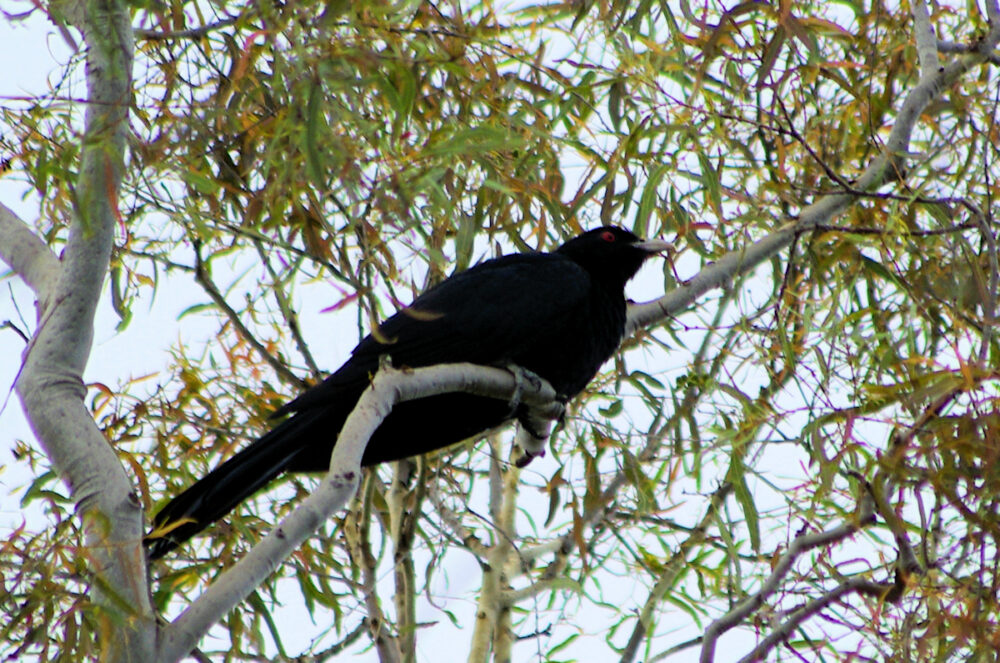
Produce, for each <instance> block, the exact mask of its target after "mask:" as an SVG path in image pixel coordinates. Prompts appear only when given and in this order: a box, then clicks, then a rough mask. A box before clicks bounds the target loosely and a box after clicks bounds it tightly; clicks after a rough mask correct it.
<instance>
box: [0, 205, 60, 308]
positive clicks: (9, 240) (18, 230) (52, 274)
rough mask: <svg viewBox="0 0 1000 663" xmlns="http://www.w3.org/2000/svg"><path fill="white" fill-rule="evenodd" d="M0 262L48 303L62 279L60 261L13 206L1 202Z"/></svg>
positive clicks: (40, 298)
mask: <svg viewBox="0 0 1000 663" xmlns="http://www.w3.org/2000/svg"><path fill="white" fill-rule="evenodd" d="M0 260H3V261H4V262H5V263H7V264H8V265H9V266H10V268H11V269H12V270H13V271H14V273H15V274H17V275H18V276H20V277H21V278H22V279H24V282H25V283H27V284H28V287H30V288H31V289H32V290H33V291H34V292H35V295H36V296H37V297H38V299H39V300H40V301H43V302H44V301H46V300H47V299H48V295H49V293H50V291H51V290H52V288H53V286H54V285H55V281H56V279H57V278H58V276H59V259H58V258H56V256H55V254H54V253H52V251H50V250H49V247H47V246H45V243H44V242H43V241H42V240H41V239H39V238H38V235H36V234H35V233H33V232H32V231H31V228H30V227H29V226H28V224H26V223H25V222H24V221H22V220H21V219H20V217H18V216H17V214H15V213H14V212H13V211H12V210H11V209H10V208H9V207H7V206H6V205H4V204H3V203H0Z"/></svg>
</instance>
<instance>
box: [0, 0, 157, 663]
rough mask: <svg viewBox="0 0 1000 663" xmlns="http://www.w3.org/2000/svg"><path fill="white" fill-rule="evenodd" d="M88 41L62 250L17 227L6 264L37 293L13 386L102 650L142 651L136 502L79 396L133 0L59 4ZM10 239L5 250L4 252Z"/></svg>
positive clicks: (146, 608)
mask: <svg viewBox="0 0 1000 663" xmlns="http://www.w3.org/2000/svg"><path fill="white" fill-rule="evenodd" d="M61 9H62V10H64V12H65V15H66V16H67V17H72V20H74V21H75V22H77V23H78V26H79V28H80V29H81V30H82V32H83V38H84V41H85V43H86V46H87V52H86V58H87V67H86V73H87V77H86V85H87V103H86V113H85V116H84V133H85V135H84V137H83V139H82V141H81V145H82V151H81V157H80V166H79V176H78V178H77V181H76V183H75V186H74V189H73V193H74V198H73V202H74V215H73V218H72V219H71V221H70V229H69V237H68V240H67V243H66V247H65V250H64V251H63V254H62V259H61V261H57V260H56V259H55V257H54V256H52V255H51V254H50V253H48V252H47V250H43V249H42V247H41V246H39V243H38V242H37V241H34V240H30V239H28V233H27V232H26V230H24V229H19V230H15V222H14V220H13V219H12V218H11V217H10V216H8V214H7V211H6V210H4V212H3V213H2V214H0V217H2V218H3V220H2V221H0V224H2V225H3V227H4V229H5V231H6V234H7V235H8V237H13V238H14V240H15V243H16V244H17V245H19V246H21V247H24V248H26V249H27V251H28V254H27V257H23V258H22V257H21V256H18V257H16V258H14V260H13V261H12V266H13V267H14V268H15V269H17V270H18V271H19V273H20V274H21V275H22V276H23V277H24V278H25V280H26V281H28V282H29V284H30V285H31V286H32V287H33V288H34V289H35V291H36V294H37V295H38V296H39V297H40V299H41V302H40V307H39V311H38V313H39V316H38V318H39V325H38V328H37V330H36V332H35V334H34V336H33V338H32V339H31V342H30V344H29V345H28V348H27V350H26V351H25V358H24V365H23V367H22V371H21V374H20V377H19V378H18V380H17V384H16V389H17V393H18V395H19V396H20V398H21V402H22V404H23V406H24V410H25V414H26V415H27V418H28V422H29V424H30V426H31V429H32V431H33V432H34V434H35V436H36V437H37V439H38V441H39V443H40V444H41V446H42V447H43V448H44V450H45V453H46V454H47V456H48V457H49V459H50V460H51V462H52V465H53V467H54V468H55V469H56V471H57V472H58V474H59V476H60V477H61V478H62V479H63V481H65V482H66V484H67V485H68V486H69V489H70V492H71V494H72V496H73V499H74V500H75V501H76V503H77V509H78V511H79V513H80V515H81V516H82V519H83V528H84V531H85V533H86V543H87V550H86V552H85V554H87V555H89V556H90V557H89V559H90V560H93V571H94V575H95V576H96V579H95V580H94V582H93V589H92V591H93V593H94V600H95V602H96V603H97V604H99V605H101V606H102V607H103V608H104V609H105V610H107V611H108V614H110V615H113V616H114V617H113V618H112V619H109V621H108V628H107V629H102V631H101V635H102V638H101V640H102V641H101V647H102V652H101V656H100V657H101V658H102V660H108V661H124V660H149V658H150V657H151V654H152V652H153V647H154V640H155V623H154V620H153V617H152V606H151V604H150V600H149V595H148V588H147V583H146V565H145V557H144V555H143V550H142V544H141V541H142V526H143V522H142V508H141V504H140V502H139V498H138V497H137V496H136V494H135V492H134V490H133V486H132V482H131V480H130V479H129V476H128V475H127V474H126V472H125V470H124V467H123V466H122V463H121V462H120V461H119V460H118V458H117V456H116V454H115V452H114V450H113V449H112V448H111V446H110V445H109V444H108V441H107V440H106V439H105V437H104V435H103V434H102V433H101V431H100V430H98V428H97V426H96V425H95V423H94V419H93V416H92V414H91V412H90V411H89V410H88V408H87V407H86V405H85V403H84V397H85V396H86V389H85V387H84V384H83V378H82V376H83V371H84V368H85V367H86V364H87V360H88V359H89V357H90V350H91V344H92V340H93V333H94V313H95V310H96V308H97V302H98V300H99V298H100V296H101V291H102V288H103V287H104V281H105V278H106V277H107V273H108V266H109V262H110V257H111V248H112V244H113V241H114V232H115V226H116V224H117V223H119V222H120V221H121V218H120V216H119V214H118V209H117V206H118V191H119V188H120V184H121V179H122V172H123V169H124V154H125V143H126V135H127V132H128V110H129V107H130V105H131V103H132V97H131V95H132V57H133V40H132V27H131V23H130V9H129V5H128V3H126V2H123V1H121V0H90V1H88V2H82V1H81V2H72V3H63V5H62V6H61ZM10 250H12V248H11V247H10V246H7V247H5V249H4V251H10Z"/></svg>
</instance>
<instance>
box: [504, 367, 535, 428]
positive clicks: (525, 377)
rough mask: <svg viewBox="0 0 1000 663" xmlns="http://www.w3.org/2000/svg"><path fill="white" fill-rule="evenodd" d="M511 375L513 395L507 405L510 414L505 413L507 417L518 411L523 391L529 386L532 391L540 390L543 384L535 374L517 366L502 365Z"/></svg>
mask: <svg viewBox="0 0 1000 663" xmlns="http://www.w3.org/2000/svg"><path fill="white" fill-rule="evenodd" d="M504 368H506V369H507V370H508V371H510V373H511V375H513V376H514V393H512V394H511V395H510V400H509V401H507V404H508V405H509V406H510V412H508V413H507V416H508V417H513V416H514V415H515V414H517V411H518V409H519V408H520V407H521V399H522V398H523V397H524V390H525V389H526V388H527V387H528V386H529V385H530V386H531V388H532V389H535V390H538V389H541V388H542V385H543V384H545V380H543V379H542V378H541V377H540V376H539V375H538V374H537V373H533V372H532V371H529V370H528V369H526V368H524V367H522V366H518V365H517V364H511V363H508V364H506V365H504Z"/></svg>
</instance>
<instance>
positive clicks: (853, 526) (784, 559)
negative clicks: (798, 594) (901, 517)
mask: <svg viewBox="0 0 1000 663" xmlns="http://www.w3.org/2000/svg"><path fill="white" fill-rule="evenodd" d="M873 515H874V504H873V502H872V500H871V499H870V498H869V496H868V495H867V494H866V495H865V496H863V497H862V499H861V504H860V508H859V510H858V513H857V514H856V515H855V516H854V518H853V519H851V520H850V521H849V522H846V523H844V524H842V525H841V526H839V527H835V528H833V529H831V530H827V531H825V532H808V533H806V534H801V535H799V536H797V537H795V539H793V540H792V542H791V543H790V544H789V545H788V550H786V551H785V554H783V555H782V556H781V558H780V559H779V560H778V563H777V564H775V566H774V570H773V571H772V572H771V575H770V576H769V577H768V578H767V580H765V581H764V584H763V585H762V586H761V588H760V590H759V591H758V592H757V593H756V594H754V595H753V596H750V597H749V598H747V599H746V600H744V601H743V602H742V603H740V604H739V605H737V606H736V607H735V608H733V609H732V610H730V611H729V612H727V613H726V614H725V615H723V616H722V617H720V618H719V619H717V620H715V621H714V622H712V623H711V624H710V625H709V627H708V628H707V629H705V635H704V640H703V641H702V648H701V657H700V659H699V660H700V661H701V663H712V661H713V660H715V642H716V640H718V639H719V636H720V635H722V634H723V633H725V632H726V631H728V630H729V629H731V628H733V627H735V626H737V625H739V624H740V623H741V622H742V621H743V620H744V619H746V618H747V617H748V616H749V615H750V614H751V613H752V612H753V611H755V610H757V608H759V607H760V606H762V605H763V604H764V602H765V601H767V599H768V598H770V597H771V596H772V595H773V594H774V593H775V592H776V591H778V587H779V585H780V584H781V581H782V580H783V579H784V577H785V576H786V575H787V574H788V572H789V571H790V570H791V568H792V564H794V563H795V560H797V559H798V558H799V556H800V555H801V554H802V553H804V552H807V551H809V550H811V549H813V548H817V547H819V546H824V545H827V544H830V543H835V542H837V541H843V540H844V539H846V538H847V537H849V536H851V535H853V534H854V533H855V532H857V531H858V530H859V529H861V527H863V526H865V525H868V524H870V523H871V522H872V516H873ZM821 607H822V606H821ZM821 607H820V608H817V610H816V611H818V610H819V609H821ZM809 614H813V613H809ZM806 616H808V615H806ZM804 618H805V617H803V619H804ZM800 621H801V620H800Z"/></svg>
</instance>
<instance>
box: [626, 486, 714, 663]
mask: <svg viewBox="0 0 1000 663" xmlns="http://www.w3.org/2000/svg"><path fill="white" fill-rule="evenodd" d="M731 492H732V485H731V484H728V483H726V484H723V485H721V486H719V488H718V489H716V491H715V492H714V493H713V494H712V499H711V500H710V501H709V504H708V508H707V509H706V510H705V515H704V516H702V519H701V522H699V523H698V525H697V526H696V527H695V528H694V529H693V530H692V531H691V533H690V534H688V537H687V538H686V539H685V540H684V542H683V543H681V545H680V546H679V547H678V549H677V552H676V553H674V554H673V555H672V556H671V557H670V559H669V560H668V561H667V563H666V564H665V565H664V569H663V571H662V572H661V573H660V577H659V579H657V581H656V584H655V585H654V586H653V589H652V590H651V591H650V592H649V596H648V597H647V598H646V603H645V604H644V605H643V606H642V611H641V612H640V613H639V619H638V620H637V622H636V625H635V628H634V629H632V634H631V635H630V636H629V639H628V643H627V644H626V645H625V649H624V651H623V652H622V655H621V658H620V659H619V660H620V661H621V663H631V662H632V661H634V660H635V657H636V654H638V652H639V645H641V644H642V641H643V640H645V639H646V634H647V633H648V632H649V627H650V626H651V625H652V623H653V612H654V611H655V610H656V607H657V606H658V605H659V604H660V602H661V601H662V600H663V597H664V596H665V595H666V593H667V590H669V589H670V588H671V587H673V586H674V583H675V582H677V576H678V574H679V573H680V570H681V567H682V566H683V565H684V564H685V563H686V562H687V556H688V553H689V552H690V551H691V550H692V549H693V548H694V547H695V546H698V545H701V544H702V543H703V542H704V541H705V538H706V533H707V532H708V526H709V525H710V524H711V523H712V521H713V520H715V519H716V518H717V517H718V514H719V509H720V508H721V507H722V505H723V503H724V502H725V500H726V497H728V496H729V493H731Z"/></svg>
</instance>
